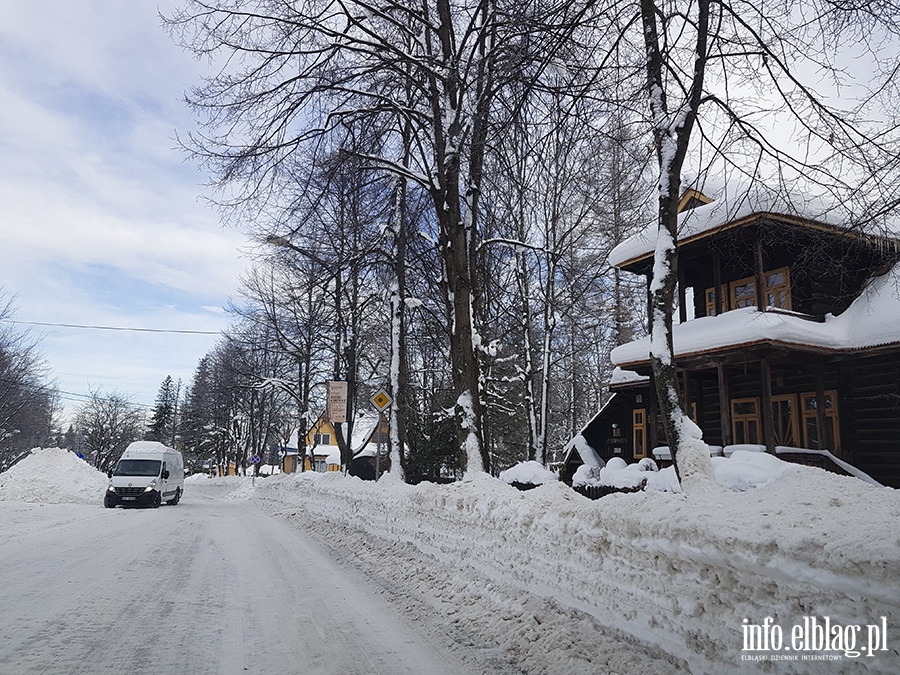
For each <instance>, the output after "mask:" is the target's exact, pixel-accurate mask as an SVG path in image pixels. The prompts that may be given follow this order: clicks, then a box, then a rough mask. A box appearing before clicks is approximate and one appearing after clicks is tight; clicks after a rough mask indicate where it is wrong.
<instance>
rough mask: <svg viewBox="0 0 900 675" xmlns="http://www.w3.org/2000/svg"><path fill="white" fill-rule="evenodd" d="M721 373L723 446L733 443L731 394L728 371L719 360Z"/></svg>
mask: <svg viewBox="0 0 900 675" xmlns="http://www.w3.org/2000/svg"><path fill="white" fill-rule="evenodd" d="M716 370H717V371H718V375H719V419H720V420H721V424H722V446H723V447H724V446H726V445H731V440H732V439H731V394H730V393H729V386H728V371H727V369H726V368H725V364H724V363H722V362H721V361H719V363H718V364H717V365H716Z"/></svg>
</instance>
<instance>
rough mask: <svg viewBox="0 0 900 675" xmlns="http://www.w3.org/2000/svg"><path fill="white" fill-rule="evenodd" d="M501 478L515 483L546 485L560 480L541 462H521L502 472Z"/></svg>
mask: <svg viewBox="0 0 900 675" xmlns="http://www.w3.org/2000/svg"><path fill="white" fill-rule="evenodd" d="M500 480H502V481H503V482H504V483H509V484H510V485H513V484H515V483H518V484H520V485H544V484H545V483H554V482H556V481H558V480H559V478H558V477H557V476H556V474H555V473H553V472H552V471H550V470H549V469H547V468H546V467H545V466H544V465H543V464H541V463H540V462H535V461H534V460H531V461H530V462H520V463H518V464H516V465H515V466H513V467H511V468H509V469H507V470H506V471H501V472H500Z"/></svg>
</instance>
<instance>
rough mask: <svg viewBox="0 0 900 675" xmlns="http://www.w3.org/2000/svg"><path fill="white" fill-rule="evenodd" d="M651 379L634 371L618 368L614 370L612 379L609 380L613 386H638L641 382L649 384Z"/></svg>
mask: <svg viewBox="0 0 900 675" xmlns="http://www.w3.org/2000/svg"><path fill="white" fill-rule="evenodd" d="M649 381H650V378H649V377H648V376H647V375H639V374H638V373H636V372H634V371H633V370H624V369H623V368H619V367H618V366H616V367H615V368H613V374H612V377H611V378H610V379H609V383H610V384H611V385H612V384H637V383H641V382H649Z"/></svg>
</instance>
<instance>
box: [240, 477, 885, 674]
mask: <svg viewBox="0 0 900 675" xmlns="http://www.w3.org/2000/svg"><path fill="white" fill-rule="evenodd" d="M254 494H255V497H256V498H257V499H260V500H263V501H264V502H265V503H267V504H271V505H273V506H274V505H278V507H279V508H281V507H284V506H290V507H292V508H297V507H299V508H302V509H303V510H304V511H305V513H304V514H303V516H302V517H303V518H308V517H310V516H314V517H317V518H321V519H323V520H327V521H330V522H337V523H340V524H341V525H344V526H347V527H351V528H356V529H358V530H362V531H364V532H365V533H366V534H367V535H370V536H376V537H379V538H381V539H383V540H385V541H388V542H401V543H409V544H411V545H412V546H414V547H415V548H416V549H418V550H419V551H420V552H422V553H424V554H426V555H429V556H432V557H434V558H435V559H437V560H439V561H441V562H442V563H445V564H450V565H455V566H460V565H464V566H467V567H469V568H470V569H471V573H472V578H473V579H475V580H478V579H485V580H490V581H493V582H497V583H502V584H504V585H506V586H511V587H514V588H518V589H520V590H521V591H523V592H526V593H528V594H531V595H537V596H543V597H546V598H551V599H553V600H554V601H556V602H558V603H559V604H561V605H563V606H568V607H572V608H575V609H578V610H581V611H584V612H586V613H588V614H590V615H592V616H593V617H595V618H596V619H597V620H598V621H599V622H600V623H601V624H602V625H605V626H608V627H610V628H612V629H615V630H619V631H623V632H625V633H628V634H631V635H634V636H635V637H636V638H638V639H639V640H641V641H644V642H646V643H650V644H652V645H654V646H657V647H659V648H662V649H663V650H665V651H666V652H668V653H669V654H671V655H672V656H673V657H675V658H677V659H684V660H685V661H687V662H688V663H689V664H691V668H692V670H694V671H695V672H717V673H718V672H760V671H763V672H765V671H769V672H776V671H777V672H779V673H782V672H785V673H791V672H810V673H819V672H843V671H844V670H845V669H846V668H847V667H850V666H852V667H854V668H856V669H860V670H862V671H865V672H881V673H893V672H898V670H900V654H898V652H897V649H898V648H900V642H898V641H897V640H895V639H894V637H893V633H891V631H892V630H893V631H896V628H895V627H897V626H900V538H898V536H897V534H896V523H897V522H898V520H900V492H898V491H896V490H891V489H878V488H872V487H870V486H868V485H865V484H863V483H862V482H860V481H858V480H855V479H852V478H847V477H841V476H836V475H832V474H827V473H826V472H823V471H820V470H817V469H811V468H808V467H801V466H792V467H791V468H790V469H789V470H786V471H785V472H784V473H783V474H782V475H781V476H779V477H778V478H777V479H776V480H774V481H773V482H772V483H770V484H768V485H766V486H764V487H762V488H759V489H756V490H750V491H747V492H740V493H733V492H728V491H724V490H722V491H719V490H715V491H711V492H707V493H701V494H691V495H690V496H684V495H678V494H667V493H659V492H647V493H638V494H632V495H614V496H610V497H605V498H603V499H601V500H598V501H590V500H587V499H585V498H583V497H581V496H580V495H577V494H575V493H574V492H573V491H572V490H570V489H569V488H567V487H565V486H564V485H562V484H559V483H551V484H548V485H545V486H543V487H540V488H537V489H534V490H531V491H527V492H520V491H518V490H515V489H513V488H511V487H509V486H507V485H505V484H503V483H502V482H500V481H498V480H495V479H492V478H490V477H487V476H479V477H477V478H476V479H474V480H471V481H466V482H463V483H457V484H454V485H448V486H436V485H431V484H423V485H419V486H408V485H404V484H402V483H399V482H397V481H392V480H390V477H388V479H387V480H383V481H381V482H380V483H378V484H374V483H365V482H362V481H359V480H357V479H354V478H347V477H343V476H341V475H340V474H327V475H326V474H312V473H306V474H296V475H285V476H277V477H273V478H270V479H266V481H264V482H262V483H260V484H257V486H256V490H255V491H254ZM826 616H828V617H830V620H831V621H832V622H833V623H839V624H841V625H850V624H857V625H862V626H866V625H871V624H876V623H878V622H880V621H881V619H882V617H884V621H885V622H886V624H887V626H888V627H889V628H888V631H889V633H890V634H891V638H889V639H890V640H891V641H890V642H889V643H888V644H887V647H888V648H889V649H886V650H883V651H880V652H877V653H876V654H875V655H873V656H870V657H867V658H866V657H859V658H853V659H848V657H846V656H845V657H843V658H844V660H843V661H838V662H832V663H826V662H823V661H801V660H786V661H772V660H769V661H748V660H744V659H742V656H746V653H745V652H744V651H742V630H743V625H744V624H743V622H744V620H745V619H746V620H747V621H748V623H749V624H753V625H760V624H762V623H763V621H764V620H765V618H766V617H771V620H772V622H773V623H774V624H777V625H779V626H781V627H782V628H783V630H784V631H785V633H787V634H790V630H791V627H792V626H795V625H798V624H802V623H803V620H804V617H817V618H818V619H820V620H821V619H823V618H824V617H826ZM848 660H849V661H852V663H848Z"/></svg>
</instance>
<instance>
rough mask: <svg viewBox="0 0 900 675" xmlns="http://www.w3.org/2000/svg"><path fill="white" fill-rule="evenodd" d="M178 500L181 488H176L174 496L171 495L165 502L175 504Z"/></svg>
mask: <svg viewBox="0 0 900 675" xmlns="http://www.w3.org/2000/svg"><path fill="white" fill-rule="evenodd" d="M180 500H181V488H176V489H175V496H174V497H172V499H170V500H169V501H167V502H166V504H171V505H172V506H175V505H176V504H177V503H178V502H179V501H180Z"/></svg>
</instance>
